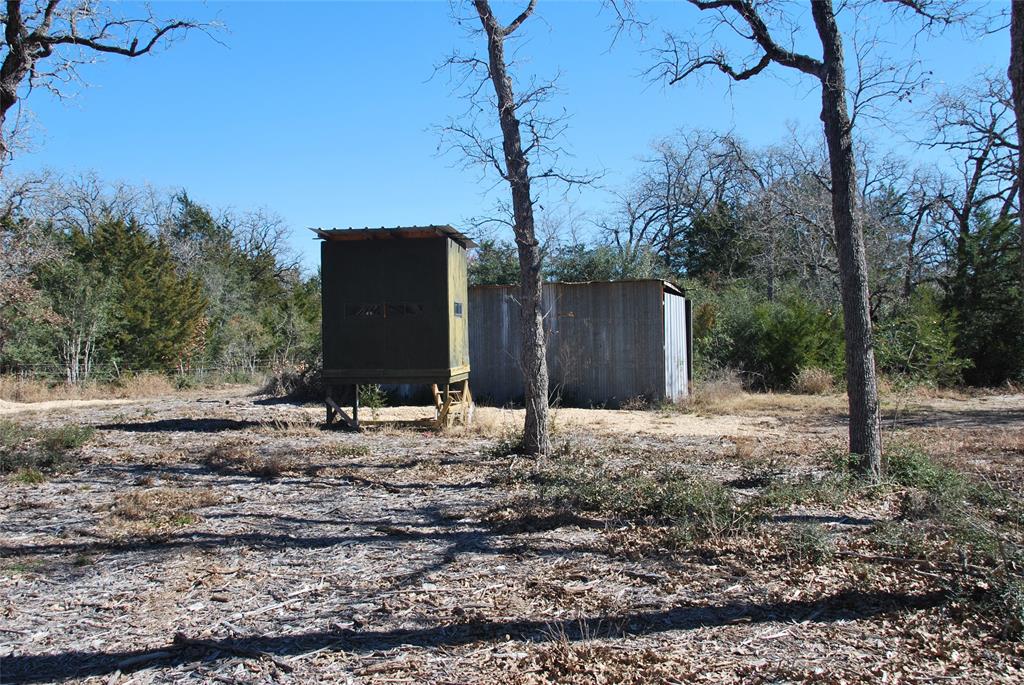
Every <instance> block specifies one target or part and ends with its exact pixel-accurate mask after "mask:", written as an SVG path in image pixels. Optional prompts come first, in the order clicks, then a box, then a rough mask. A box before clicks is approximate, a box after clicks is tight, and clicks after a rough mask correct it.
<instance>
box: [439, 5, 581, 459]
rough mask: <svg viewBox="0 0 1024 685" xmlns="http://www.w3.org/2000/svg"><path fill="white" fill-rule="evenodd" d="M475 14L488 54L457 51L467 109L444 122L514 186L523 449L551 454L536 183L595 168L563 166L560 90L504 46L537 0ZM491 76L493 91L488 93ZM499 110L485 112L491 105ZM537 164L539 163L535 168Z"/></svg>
mask: <svg viewBox="0 0 1024 685" xmlns="http://www.w3.org/2000/svg"><path fill="white" fill-rule="evenodd" d="M473 8H474V10H475V13H476V18H477V19H478V20H479V22H480V26H481V29H482V33H483V35H484V37H485V38H486V41H487V53H486V56H485V57H483V56H481V57H478V56H476V54H471V55H462V54H458V53H456V54H454V55H452V56H451V57H450V58H448V60H446V62H445V66H447V67H449V68H451V69H454V70H455V71H457V72H459V74H460V76H459V78H460V84H462V85H463V86H464V87H466V88H467V89H468V94H467V99H468V102H469V103H470V108H469V111H467V112H466V114H465V115H464V116H463V117H460V118H459V119H457V120H454V121H452V122H450V123H449V124H448V125H446V126H445V127H444V128H443V130H442V135H443V137H444V139H445V140H446V141H447V142H448V144H449V146H450V148H451V149H452V150H454V151H455V152H457V153H459V154H460V155H461V156H462V157H463V159H465V160H466V161H467V163H469V164H478V165H482V167H483V168H484V169H488V170H490V171H491V172H496V173H497V175H498V176H499V177H500V178H501V179H502V180H503V181H504V182H506V183H507V184H508V186H509V189H510V191H511V222H510V223H511V226H512V230H513V233H514V235H515V242H516V247H517V250H518V254H519V269H520V279H521V280H520V287H519V298H520V299H519V305H520V310H521V322H522V323H521V325H522V343H523V350H522V359H521V362H522V371H523V387H524V391H525V398H524V399H525V404H526V421H525V426H524V429H523V449H524V451H525V452H526V453H528V454H547V453H548V452H549V451H550V448H551V440H550V436H549V425H548V423H549V421H548V398H549V395H548V392H549V387H548V369H547V361H546V356H545V354H546V352H545V349H546V345H545V340H544V314H545V312H544V310H543V302H542V299H541V290H542V288H541V285H542V266H543V252H542V246H541V243H540V240H539V239H538V235H537V224H536V221H535V218H534V209H535V204H536V196H535V192H536V187H535V186H536V183H537V182H546V181H556V182H561V183H568V184H570V185H574V184H579V183H587V182H590V181H592V180H593V177H592V176H574V175H571V174H567V173H565V172H563V171H561V170H559V169H558V166H557V159H558V157H559V154H560V153H561V152H562V150H561V149H560V147H559V145H558V142H557V141H558V139H559V137H560V134H561V133H562V132H563V131H564V130H565V127H566V122H565V117H564V115H557V116H550V115H548V114H546V113H545V104H546V103H547V102H548V101H549V99H550V97H551V96H552V95H553V94H555V93H556V92H557V86H556V83H555V81H547V82H541V81H538V80H536V79H534V80H531V81H528V82H527V83H526V85H525V86H524V87H521V88H520V89H517V88H515V87H514V85H513V80H512V73H511V70H510V66H511V60H510V59H509V57H508V54H507V53H506V47H507V46H508V45H509V43H508V39H509V38H510V37H511V36H512V35H513V34H514V33H515V32H516V31H517V30H518V29H519V28H520V27H521V26H522V25H523V23H524V22H526V21H527V20H528V19H529V18H530V17H531V16H532V15H533V13H534V9H535V8H536V0H529V3H528V4H527V6H526V8H525V9H523V10H522V12H520V13H519V14H518V15H517V16H516V17H515V18H514V19H512V21H510V22H509V23H508V24H502V23H501V22H500V21H499V20H498V18H497V17H496V16H495V14H494V12H493V10H492V9H491V6H490V3H489V2H488V1H487V0H473ZM488 83H489V84H490V87H491V88H493V91H494V97H493V98H490V97H487V96H486V95H485V93H486V91H487V90H488ZM488 110H489V111H490V112H492V113H493V114H490V115H485V112H487V111H488ZM494 114H496V115H497V119H498V124H499V128H500V135H489V134H488V133H487V131H489V130H491V127H489V126H487V125H486V124H484V123H483V122H482V121H481V119H480V117H482V116H486V118H487V119H490V120H491V121H493V119H492V118H491V117H493V116H494ZM531 165H532V166H533V167H534V168H531Z"/></svg>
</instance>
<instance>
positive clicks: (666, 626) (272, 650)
mask: <svg viewBox="0 0 1024 685" xmlns="http://www.w3.org/2000/svg"><path fill="white" fill-rule="evenodd" d="M947 599H948V597H947V595H946V594H945V593H943V592H938V591H935V592H927V593H921V594H908V593H902V592H885V591H880V590H877V591H870V592H863V591H857V590H845V591H843V592H839V593H837V594H833V595H829V596H826V597H822V598H820V599H817V600H792V601H780V602H772V603H763V604H762V603H756V602H726V603H722V604H698V605H693V606H677V607H672V608H669V609H663V610H658V611H648V612H633V613H627V614H619V615H602V616H590V617H581V618H577V619H561V620H554V621H552V620H539V619H536V620H533V619H510V620H477V621H466V622H453V623H442V624H437V625H433V626H430V627H427V628H420V629H394V630H372V629H371V630H359V631H354V630H348V629H339V630H334V631H314V632H307V633H300V634H290V635H280V636H254V637H244V638H242V637H236V638H214V639H209V640H205V641H204V644H203V645H202V646H189V645H187V644H179V643H177V642H170V641H169V643H168V644H167V645H166V646H162V647H158V648H155V649H149V650H131V651H120V652H101V651H93V652H87V651H68V652H59V653H56V654H32V655H20V656H11V657H8V658H7V659H5V663H4V680H5V682H8V683H12V685H13V684H14V683H42V682H48V681H54V680H63V679H67V678H86V677H99V676H106V675H109V674H112V673H114V672H116V671H122V672H123V671H127V670H130V669H131V668H132V665H133V664H134V665H135V667H149V666H154V665H162V666H183V665H186V664H193V663H195V662H198V661H203V662H205V663H210V662H214V661H220V660H224V659H235V658H239V654H240V653H242V654H245V657H243V658H265V657H260V656H258V655H257V653H258V652H262V653H264V654H266V655H268V656H269V657H274V658H280V657H294V656H299V655H302V654H306V653H309V652H313V651H317V650H324V651H332V650H333V651H345V652H349V653H355V654H360V655H365V654H370V653H373V652H382V651H386V650H390V649H396V648H403V647H421V648H427V649H432V648H453V647H459V646H462V645H467V644H469V643H473V642H477V641H480V640H489V639H502V640H505V639H508V638H511V639H513V640H520V641H528V642H540V643H543V642H551V641H554V640H558V641H561V640H563V639H566V640H569V641H571V642H577V641H581V640H588V639H593V638H595V637H624V636H642V635H650V634H657V633H663V632H668V631H685V630H694V629H698V628H709V627H711V628H713V627H720V626H728V625H731V624H734V623H740V622H742V623H744V624H747V625H749V624H755V623H768V622H778V623H801V622H813V623H832V622H835V621H850V620H863V619H869V618H872V617H875V616H881V615H885V614H891V613H894V612H899V611H905V610H915V609H916V610H920V609H930V608H934V607H938V606H941V605H942V604H944V603H945V602H946V601H947Z"/></svg>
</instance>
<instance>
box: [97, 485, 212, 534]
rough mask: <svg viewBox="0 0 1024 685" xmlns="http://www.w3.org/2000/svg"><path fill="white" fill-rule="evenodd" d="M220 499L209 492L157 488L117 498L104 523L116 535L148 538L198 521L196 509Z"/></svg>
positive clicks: (195, 489) (203, 489)
mask: <svg viewBox="0 0 1024 685" xmlns="http://www.w3.org/2000/svg"><path fill="white" fill-rule="evenodd" d="M219 502H220V497H219V496H218V495H217V494H216V493H215V492H214V491H213V490H211V489H210V488H176V487H157V488H150V489H146V490H142V491H132V492H126V493H124V494H121V495H117V496H116V497H115V499H114V501H113V502H112V503H111V504H110V515H109V516H108V518H107V523H108V524H109V525H110V527H111V528H112V529H113V531H114V532H115V533H118V534H151V533H155V532H160V531H163V530H166V529H169V528H177V527H181V526H188V525H192V524H194V523H196V522H198V521H199V517H198V515H197V514H195V510H196V509H201V508H203V507H209V506H213V505H214V504H218V503H219Z"/></svg>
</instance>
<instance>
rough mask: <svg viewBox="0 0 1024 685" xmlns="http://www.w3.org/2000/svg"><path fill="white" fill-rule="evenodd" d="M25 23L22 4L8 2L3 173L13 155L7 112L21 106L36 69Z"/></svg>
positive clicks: (1, 97) (0, 117) (0, 86)
mask: <svg viewBox="0 0 1024 685" xmlns="http://www.w3.org/2000/svg"><path fill="white" fill-rule="evenodd" d="M24 28H25V27H24V22H23V21H22V16H21V2H18V1H16V0H8V2H7V17H6V21H5V23H4V42H6V43H7V56H6V57H4V61H3V64H2V65H0V173H2V168H3V164H4V162H6V161H7V158H8V156H9V155H10V148H9V146H8V144H7V133H6V131H4V126H5V125H6V123H7V112H8V111H9V110H10V109H11V108H12V107H14V105H15V104H17V102H18V88H19V87H20V86H21V82H22V81H23V80H24V79H25V77H26V76H28V73H29V71H31V69H32V56H31V53H30V52H29V50H28V47H27V46H26V45H25V40H24V37H25V36H24V35H23V34H24Z"/></svg>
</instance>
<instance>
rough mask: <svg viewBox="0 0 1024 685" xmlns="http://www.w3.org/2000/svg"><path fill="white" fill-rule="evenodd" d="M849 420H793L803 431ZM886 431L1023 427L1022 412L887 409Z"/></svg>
mask: <svg viewBox="0 0 1024 685" xmlns="http://www.w3.org/2000/svg"><path fill="white" fill-rule="evenodd" d="M849 420H850V416H849V414H847V413H845V412H831V411H830V412H822V413H819V414H808V415H807V416H800V417H798V418H795V419H793V420H792V423H794V424H799V425H800V426H802V427H804V428H835V427H838V426H845V425H846V424H847V423H848V422H849ZM882 424H883V426H884V427H886V428H891V427H893V426H895V427H896V428H959V429H963V428H1006V427H1012V426H1020V427H1022V428H1024V409H964V410H959V411H937V410H933V409H912V408H911V409H905V410H898V411H893V410H887V411H883V412H882Z"/></svg>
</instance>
